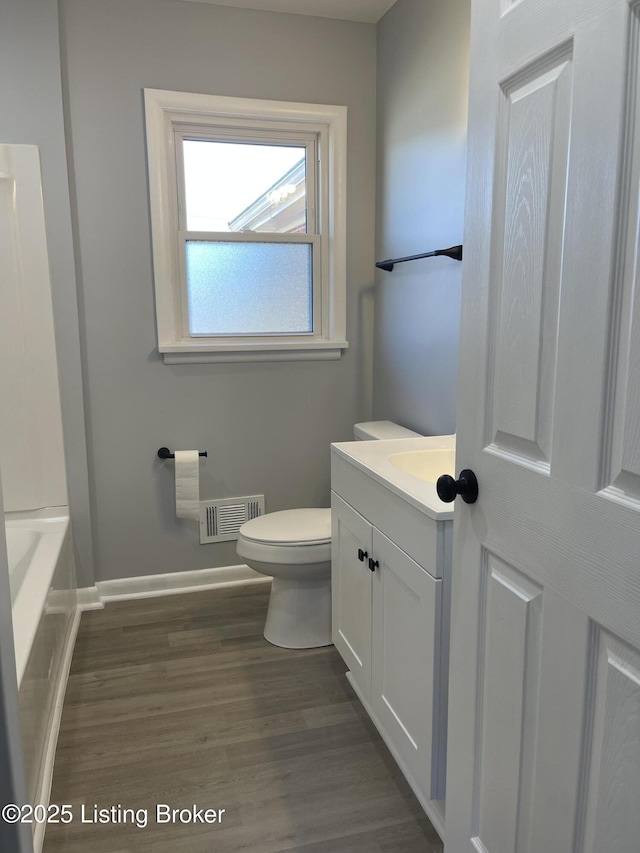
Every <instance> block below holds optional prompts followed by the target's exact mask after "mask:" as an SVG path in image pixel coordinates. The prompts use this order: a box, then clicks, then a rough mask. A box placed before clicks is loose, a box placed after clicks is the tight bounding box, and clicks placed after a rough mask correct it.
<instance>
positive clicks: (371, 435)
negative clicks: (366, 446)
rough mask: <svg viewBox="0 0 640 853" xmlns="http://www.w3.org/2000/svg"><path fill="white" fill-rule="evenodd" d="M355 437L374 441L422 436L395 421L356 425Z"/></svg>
mask: <svg viewBox="0 0 640 853" xmlns="http://www.w3.org/2000/svg"><path fill="white" fill-rule="evenodd" d="M353 437H354V438H355V439H357V440H359V441H373V440H376V439H382V438H420V437H421V435H420V433H419V432H414V431H413V430H412V429H407V428H406V427H403V426H400V424H394V423H393V421H365V423H361V424H355V425H354V427H353Z"/></svg>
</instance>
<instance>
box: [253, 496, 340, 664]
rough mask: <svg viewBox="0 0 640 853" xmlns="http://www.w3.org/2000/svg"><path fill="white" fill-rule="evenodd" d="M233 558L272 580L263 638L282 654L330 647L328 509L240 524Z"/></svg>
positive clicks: (288, 512)
mask: <svg viewBox="0 0 640 853" xmlns="http://www.w3.org/2000/svg"><path fill="white" fill-rule="evenodd" d="M237 550H238V555H239V556H240V557H241V558H242V559H243V560H244V561H245V563H246V564H247V565H248V566H249V567H250V568H252V569H254V570H255V571H256V572H260V573H261V574H263V575H270V576H271V577H272V578H273V582H272V584H271V595H270V598H269V609H268V611H267V621H266V623H265V627H264V636H265V639H266V640H268V641H269V642H270V643H272V644H273V645H274V646H282V647H283V648H286V649H310V648H315V647H317V646H328V645H331V510H330V509H289V510H284V511H282V512H271V513H268V514H267V515H262V516H259V517H258V518H254V519H252V520H251V521H247V522H246V523H245V524H243V525H242V527H241V528H240V531H239V534H238V545H237Z"/></svg>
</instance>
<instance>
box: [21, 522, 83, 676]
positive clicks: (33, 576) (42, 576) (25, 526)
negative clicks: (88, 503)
mask: <svg viewBox="0 0 640 853" xmlns="http://www.w3.org/2000/svg"><path fill="white" fill-rule="evenodd" d="M5 529H6V534H7V552H8V555H9V582H10V585H11V609H12V615H13V636H14V643H15V650H16V668H17V670H18V685H20V684H21V682H22V678H23V676H24V672H25V669H26V666H27V662H28V660H29V655H30V653H31V650H32V648H33V644H34V640H35V637H36V634H37V632H38V627H39V626H40V621H41V619H42V617H43V615H44V614H45V612H49V611H50V609H51V607H52V606H53V607H55V597H56V592H59V591H60V590H55V589H53V588H52V587H53V579H54V575H55V574H56V570H57V569H58V568H59V563H60V559H61V557H62V556H63V551H64V550H66V549H64V548H63V546H64V545H65V542H66V540H67V537H68V532H69V512H68V510H67V508H66V507H55V508H50V509H46V510H37V511H36V512H33V513H30V514H27V513H8V514H7V515H6V516H5ZM64 556H66V555H64Z"/></svg>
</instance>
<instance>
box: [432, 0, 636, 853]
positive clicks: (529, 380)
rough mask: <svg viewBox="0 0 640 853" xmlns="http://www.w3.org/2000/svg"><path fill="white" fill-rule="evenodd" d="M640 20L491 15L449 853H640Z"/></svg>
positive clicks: (463, 437) (632, 16) (460, 525)
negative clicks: (470, 489) (470, 491)
mask: <svg viewBox="0 0 640 853" xmlns="http://www.w3.org/2000/svg"><path fill="white" fill-rule="evenodd" d="M639 8H640V4H638V3H631V4H630V3H628V2H626V0H582V2H577V0H519V2H518V3H515V4H511V3H509V2H508V0H473V3H472V56H471V91H470V103H469V147H468V171H467V205H466V213H465V217H466V221H465V261H464V269H463V310H462V324H461V349H460V382H459V397H458V431H457V450H456V457H457V464H458V467H459V469H462V468H467V467H469V468H472V469H473V470H474V471H475V473H476V475H477V477H478V483H479V497H478V501H477V503H476V504H474V505H472V506H468V505H465V504H461V503H460V504H458V505H457V506H456V516H455V523H454V555H453V578H452V607H451V612H452V628H451V666H450V680H449V685H450V692H449V732H450V737H449V744H448V764H447V779H448V781H447V807H446V831H445V850H446V853H471V851H476V852H477V851H488V852H489V853H541V851H553V853H577V851H583V850H584V851H589V853H596V851H605V850H606V851H607V853H609V851H616V853H617V851H620V853H622V851H624V853H631V851H636V850H640V847H639V846H638V844H639V842H638V838H639V837H640V824H639V818H638V814H639V813H640V810H639V809H638V803H640V770H639V769H638V768H639V767H640V751H639V750H640V708H639V705H638V703H639V701H640V676H639V673H640V618H639V615H640V344H638V339H639V338H640V319H639V318H640V309H639V308H638V306H637V299H636V292H637V288H636V278H637V258H638V243H639V238H638V232H639V226H638V221H639V210H638V208H639V203H638V195H639V190H638V187H639V185H640V130H639V126H640V119H639V118H638V115H639V112H640V111H639V110H638V103H637V101H638V90H639V88H640V87H638V84H637V78H638V67H639V63H638V46H639V45H640V37H639V36H640V26H639V23H638V9H639ZM632 803H635V806H633V805H632Z"/></svg>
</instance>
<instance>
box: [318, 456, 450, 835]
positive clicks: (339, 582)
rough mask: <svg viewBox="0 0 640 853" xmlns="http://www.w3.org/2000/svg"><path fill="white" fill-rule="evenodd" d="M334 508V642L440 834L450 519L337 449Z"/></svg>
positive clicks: (356, 687) (371, 713)
mask: <svg viewBox="0 0 640 853" xmlns="http://www.w3.org/2000/svg"><path fill="white" fill-rule="evenodd" d="M334 447H335V446H334ZM340 447H342V448H347V447H348V445H346V444H345V445H341V446H340ZM331 508H332V613H333V617H332V618H333V642H334V644H335V646H336V648H337V650H338V651H339V652H340V654H341V656H342V658H343V659H344V661H345V663H346V665H347V667H348V669H349V675H348V677H349V680H350V682H351V684H352V685H353V687H354V689H355V690H356V692H357V694H358V696H359V698H360V700H361V701H362V703H363V705H364V707H365V709H366V710H367V712H368V713H369V715H370V717H371V718H372V720H373V721H374V723H375V724H376V726H377V728H378V729H379V731H380V733H381V735H382V737H383V738H384V740H385V742H386V743H387V745H388V747H389V749H390V751H391V752H392V753H393V755H394V757H395V759H396V760H397V762H398V764H399V766H400V768H401V769H402V771H403V773H404V775H405V776H406V778H407V780H408V781H409V783H410V785H411V786H412V788H413V790H414V791H415V793H416V795H417V796H418V799H419V800H420V802H421V803H422V805H423V807H424V808H425V811H426V812H427V814H428V815H429V817H430V818H431V820H432V822H433V823H434V825H435V827H436V829H438V830H440V831H441V832H442V829H443V825H444V819H443V818H444V803H443V800H444V791H445V767H446V720H447V674H448V673H447V668H448V645H449V643H448V634H449V580H450V572H449V571H448V570H447V566H448V565H450V560H451V529H452V521H451V520H450V518H449V519H446V520H437V519H435V518H432V517H430V516H429V515H427V514H425V513H424V512H423V511H422V510H421V509H420V508H418V507H416V506H415V505H414V504H411V503H408V502H407V501H406V500H405V499H404V498H403V497H402V496H401V494H398V493H397V492H393V491H390V490H389V489H388V488H387V487H386V486H385V484H384V483H383V481H382V480H381V479H376V478H374V477H371V476H369V475H368V473H367V471H366V470H365V469H363V468H361V467H357V466H355V465H353V464H352V463H351V462H350V460H349V459H348V457H347V456H345V455H344V454H339V453H337V452H334V453H333V454H332V495H331Z"/></svg>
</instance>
